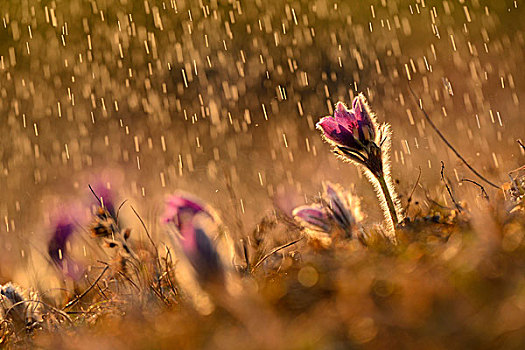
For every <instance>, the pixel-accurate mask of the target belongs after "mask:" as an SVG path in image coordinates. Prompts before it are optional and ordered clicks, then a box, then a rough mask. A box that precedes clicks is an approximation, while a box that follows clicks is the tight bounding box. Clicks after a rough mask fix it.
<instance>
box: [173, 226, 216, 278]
mask: <svg viewBox="0 0 525 350" xmlns="http://www.w3.org/2000/svg"><path fill="white" fill-rule="evenodd" d="M198 221H199V218H198V217H195V216H192V217H190V216H183V218H182V221H181V222H180V234H181V237H180V238H179V240H180V244H181V246H182V250H183V252H184V254H185V255H186V257H187V258H188V260H189V262H190V264H191V265H192V266H193V268H194V269H195V271H196V272H197V274H198V276H199V279H200V280H201V281H203V282H211V281H220V280H222V279H223V277H224V267H223V264H222V261H221V258H220V256H219V253H218V252H217V250H216V248H215V244H214V242H213V241H212V240H211V239H210V237H209V236H208V234H207V233H206V231H205V228H203V227H201V226H200V224H199V222H198Z"/></svg>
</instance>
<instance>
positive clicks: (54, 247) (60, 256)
mask: <svg viewBox="0 0 525 350" xmlns="http://www.w3.org/2000/svg"><path fill="white" fill-rule="evenodd" d="M74 229H75V227H74V224H73V220H72V218H69V217H68V216H66V215H63V216H61V217H59V218H57V219H55V222H54V225H53V234H52V235H51V238H50V239H49V242H48V244H47V253H48V254H49V257H50V258H51V260H52V261H53V263H54V264H55V265H56V266H57V267H58V268H59V269H60V270H61V271H62V272H63V273H64V275H66V276H68V277H70V278H73V279H78V278H80V276H81V273H82V271H81V270H82V267H81V265H79V264H78V263H77V262H76V261H75V260H73V258H71V256H70V255H69V252H68V249H67V242H68V241H69V239H70V237H71V235H72V234H73V232H74Z"/></svg>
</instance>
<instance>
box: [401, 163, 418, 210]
mask: <svg viewBox="0 0 525 350" xmlns="http://www.w3.org/2000/svg"><path fill="white" fill-rule="evenodd" d="M420 179H421V167H419V174H418V175H417V179H416V183H415V184H414V187H412V191H410V195H409V196H408V199H407V206H406V208H405V213H406V215H407V216H408V209H409V208H410V204H411V203H412V196H413V195H414V192H415V191H416V188H417V185H418V184H419V180H420Z"/></svg>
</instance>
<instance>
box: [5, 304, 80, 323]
mask: <svg viewBox="0 0 525 350" xmlns="http://www.w3.org/2000/svg"><path fill="white" fill-rule="evenodd" d="M25 303H37V304H42V305H44V306H45V307H47V308H48V309H50V310H51V311H53V312H56V313H57V314H59V315H60V316H62V317H64V318H65V319H66V320H68V321H69V322H70V323H73V321H72V320H71V318H70V317H69V316H68V315H67V314H66V313H65V312H64V311H62V310H59V309H57V308H56V307H53V306H51V305H49V304H47V303H44V302H43V301H40V300H33V299H29V300H21V301H19V302H17V303H14V304H13V305H12V306H11V307H10V308H9V309H7V311H6V313H5V317H6V318H7V316H8V315H9V313H10V312H11V310H13V309H14V308H15V307H16V306H18V305H21V304H25ZM26 310H27V307H26Z"/></svg>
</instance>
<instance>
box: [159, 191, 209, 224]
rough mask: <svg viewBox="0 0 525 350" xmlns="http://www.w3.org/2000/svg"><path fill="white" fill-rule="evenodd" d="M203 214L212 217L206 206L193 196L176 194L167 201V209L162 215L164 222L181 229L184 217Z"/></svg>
mask: <svg viewBox="0 0 525 350" xmlns="http://www.w3.org/2000/svg"><path fill="white" fill-rule="evenodd" d="M197 213H203V214H205V215H207V216H209V217H212V215H211V213H210V212H209V209H208V208H207V207H206V205H205V204H203V203H201V202H200V201H199V200H198V199H196V198H194V197H193V196H191V195H188V194H183V193H176V194H174V195H172V196H170V197H169V198H168V200H167V201H166V208H165V210H164V214H163V215H162V222H164V223H173V224H175V226H177V228H178V229H179V231H180V229H181V222H182V216H183V215H186V214H190V215H191V216H193V215H195V214H197Z"/></svg>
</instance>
